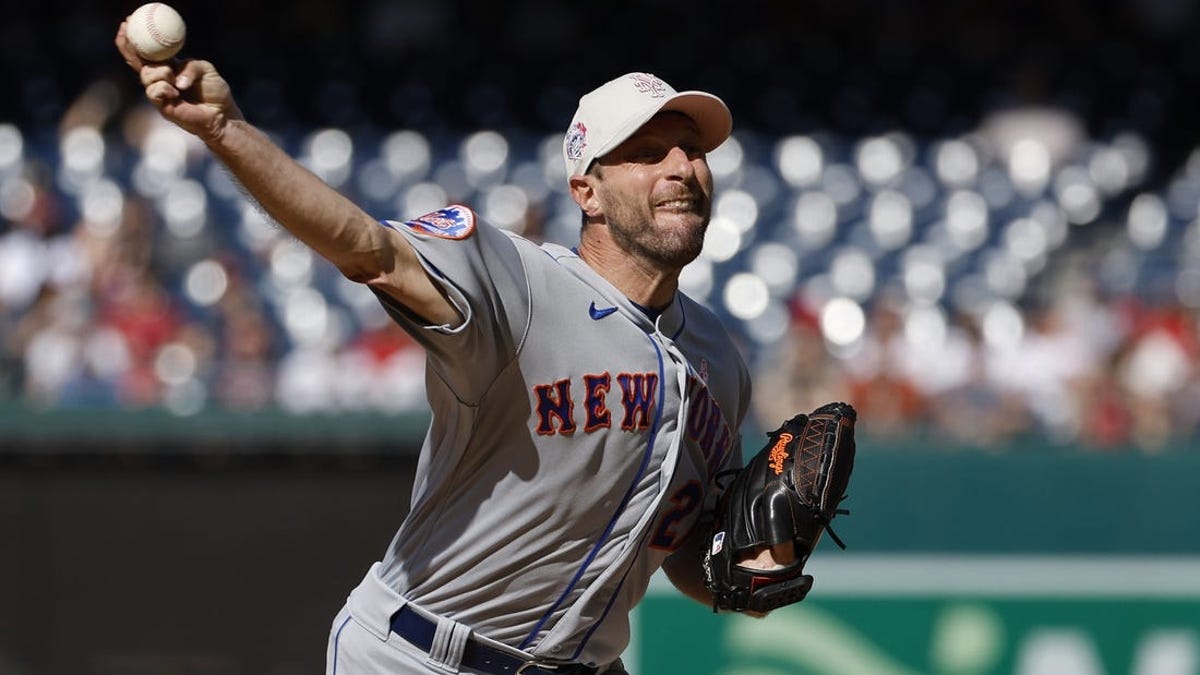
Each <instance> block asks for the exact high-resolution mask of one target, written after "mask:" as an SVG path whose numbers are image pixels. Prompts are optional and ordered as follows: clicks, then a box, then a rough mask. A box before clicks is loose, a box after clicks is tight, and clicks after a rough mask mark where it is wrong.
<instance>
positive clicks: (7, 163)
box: [0, 123, 25, 177]
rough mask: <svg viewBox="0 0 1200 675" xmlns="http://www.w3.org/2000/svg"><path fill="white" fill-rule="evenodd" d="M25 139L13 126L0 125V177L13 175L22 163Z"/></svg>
mask: <svg viewBox="0 0 1200 675" xmlns="http://www.w3.org/2000/svg"><path fill="white" fill-rule="evenodd" d="M24 159H25V137H24V136H23V135H22V134H21V130H20V129H19V128H17V126H16V125H14V124H8V123H3V124H0V177H3V176H5V175H7V174H10V173H13V172H15V171H16V170H17V168H18V167H20V166H21V164H22V163H24Z"/></svg>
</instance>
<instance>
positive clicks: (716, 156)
mask: <svg viewBox="0 0 1200 675" xmlns="http://www.w3.org/2000/svg"><path fill="white" fill-rule="evenodd" d="M745 160H746V152H745V150H743V149H742V143H741V141H739V140H738V139H737V137H736V136H730V137H729V138H727V139H725V142H724V143H722V144H721V145H719V146H717V148H716V149H715V150H713V151H712V152H710V153H708V168H709V169H710V170H711V171H712V174H713V179H714V180H716V181H723V180H726V179H729V178H731V177H732V176H733V175H734V174H736V173H737V172H738V171H740V170H741V169H742V164H743V163H744V162H745ZM719 188H720V185H719V184H718V189H719Z"/></svg>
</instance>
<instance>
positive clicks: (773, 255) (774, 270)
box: [749, 242, 800, 297]
mask: <svg viewBox="0 0 1200 675" xmlns="http://www.w3.org/2000/svg"><path fill="white" fill-rule="evenodd" d="M749 269H750V272H751V273H752V274H754V275H755V276H757V277H758V278H760V279H762V280H763V283H765V284H766V285H767V289H768V290H770V292H771V295H773V296H775V297H784V296H786V295H789V294H791V292H792V291H793V290H794V289H795V288H796V279H797V277H798V276H799V273H800V261H799V260H797V259H796V254H795V252H794V251H792V249H791V248H789V247H787V246H785V245H783V244H780V243H778V242H767V243H764V244H759V245H758V246H755V247H754V249H753V251H751V253H750V267H749Z"/></svg>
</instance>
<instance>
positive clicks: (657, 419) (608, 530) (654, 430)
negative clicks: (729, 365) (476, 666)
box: [519, 335, 666, 649]
mask: <svg viewBox="0 0 1200 675" xmlns="http://www.w3.org/2000/svg"><path fill="white" fill-rule="evenodd" d="M646 337H647V339H649V340H650V344H651V345H652V346H653V347H654V353H655V355H656V356H657V357H658V405H657V406H655V410H654V421H653V422H652V423H651V425H650V433H649V435H648V437H647V438H646V449H645V451H644V452H643V453H642V464H641V466H640V467H638V472H637V475H636V476H634V478H633V482H632V483H631V484H630V485H629V489H628V490H626V491H625V496H624V497H622V498H621V503H620V505H618V506H617V511H616V513H614V514H613V517H612V519H610V520H609V521H608V526H607V527H605V528H604V534H602V535H601V536H600V539H599V540H598V541H596V544H595V545H594V546H592V550H591V551H590V552H589V553H588V556H587V558H585V559H584V561H583V564H582V565H580V567H579V569H578V570H577V571H576V572H575V576H574V577H573V578H572V579H571V583H569V584H567V587H566V589H564V590H563V592H562V595H560V596H558V600H555V601H554V604H553V605H551V606H550V609H548V610H546V613H545V614H543V615H542V618H541V619H539V620H538V622H537V625H536V626H534V627H533V630H532V631H530V632H529V635H528V636H526V637H525V640H524V641H522V642H521V645H520V647H519V649H528V648H529V645H530V644H531V643H532V642H533V640H534V638H535V637H537V634H538V633H540V632H541V630H542V628H543V627H544V626H545V625H546V622H547V621H549V620H550V616H551V615H552V614H554V612H555V611H556V610H557V609H558V608H559V607H561V606H562V604H563V602H565V601H566V599H567V596H568V595H569V594H570V593H571V591H572V590H574V589H575V586H576V585H577V584H578V583H579V580H580V579H581V578H583V573H584V572H585V571H587V568H588V567H590V566H591V564H592V562H593V561H594V560H595V559H596V556H597V555H598V554H599V553H600V547H601V546H602V545H603V544H604V543H605V542H606V541H608V537H609V535H610V534H612V530H613V527H615V526H616V524H617V519H618V518H620V517H621V514H622V513H624V512H625V507H626V506H628V505H629V500H630V499H632V498H633V490H634V488H636V487H637V484H638V483H640V482H641V480H642V477H643V476H645V475H646V468H647V467H648V466H649V465H650V456H651V455H652V454H653V451H654V442H655V441H656V440H657V438H658V429H659V425H660V423H661V422H662V408H663V401H664V398H665V397H664V392H665V390H666V383H665V382H664V380H663V377H664V376H665V367H664V365H663V355H662V349H661V348H660V347H659V346H658V343H657V342H655V341H654V337H653V336H650V335H647V336H646ZM628 573H629V572H628V571H626V574H628ZM622 583H624V578H622ZM618 588H619V586H618ZM613 597H614V598H615V597H616V596H615V595H614V596H613ZM612 603H613V601H612V600H611V599H610V600H609V603H608V607H606V608H605V610H604V614H603V615H601V617H600V619H599V621H597V622H596V624H595V625H593V626H592V628H591V629H589V630H588V636H590V635H591V633H592V632H594V631H595V630H596V626H598V625H599V624H600V623H601V622H603V621H604V617H605V616H607V615H608V610H609V609H610V608H611V607H612ZM579 648H580V649H583V645H580V647H579Z"/></svg>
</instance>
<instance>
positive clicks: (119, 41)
mask: <svg viewBox="0 0 1200 675" xmlns="http://www.w3.org/2000/svg"><path fill="white" fill-rule="evenodd" d="M114 43H115V44H116V45H117V51H118V52H121V57H122V58H124V59H125V63H127V64H129V67H130V68H133V69H134V70H138V71H140V70H141V69H142V66H144V65H146V64H145V62H144V61H142V57H140V56H138V54H137V51H136V50H135V49H134V48H133V45H132V44H131V43H130V42H129V38H127V37H125V22H124V21H122V22H121V25H120V26H118V27H117V37H116V39H115V40H114Z"/></svg>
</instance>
